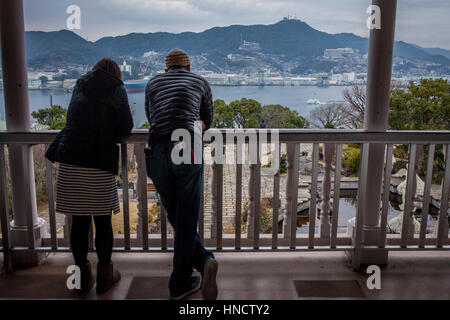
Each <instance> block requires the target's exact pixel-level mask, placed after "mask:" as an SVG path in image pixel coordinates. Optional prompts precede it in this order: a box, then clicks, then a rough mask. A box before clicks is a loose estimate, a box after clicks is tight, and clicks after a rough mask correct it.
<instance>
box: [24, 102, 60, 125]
mask: <svg viewBox="0 0 450 320" xmlns="http://www.w3.org/2000/svg"><path fill="white" fill-rule="evenodd" d="M31 116H32V117H33V118H35V119H36V120H37V122H38V123H39V124H41V125H44V126H48V127H49V129H51V130H61V129H63V128H64V126H65V125H66V118H67V110H66V109H64V108H63V107H61V106H59V105H54V106H52V107H51V108H44V109H39V110H38V111H33V112H32V113H31Z"/></svg>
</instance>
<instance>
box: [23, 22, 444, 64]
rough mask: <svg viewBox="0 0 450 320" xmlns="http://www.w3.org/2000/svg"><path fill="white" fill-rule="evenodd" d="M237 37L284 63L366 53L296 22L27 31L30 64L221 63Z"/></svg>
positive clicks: (341, 36) (438, 54) (409, 54)
mask: <svg viewBox="0 0 450 320" xmlns="http://www.w3.org/2000/svg"><path fill="white" fill-rule="evenodd" d="M241 39H245V40H246V41H251V42H258V43H259V44H260V46H261V51H262V53H264V54H268V55H274V56H278V57H280V59H282V60H284V61H289V60H290V59H297V58H309V57H317V56H321V55H323V52H324V50H325V49H333V48H344V47H349V48H353V49H358V50H359V51H360V52H361V53H366V52H367V50H368V39H367V38H364V37H360V36H357V35H355V34H352V33H338V34H329V33H326V32H322V31H319V30H316V29H314V28H312V27H311V26H309V25H308V24H307V23H305V22H303V21H300V20H282V21H280V22H278V23H275V24H271V25H249V26H244V25H232V26H228V27H214V28H211V29H208V30H205V31H203V32H198V33H194V32H183V33H176V34H175V33H168V32H156V33H130V34H128V35H123V36H116V37H103V38H101V39H99V40H97V41H95V42H91V41H87V40H85V39H84V38H82V37H80V36H78V35H77V34H75V33H74V32H71V31H69V30H60V31H53V32H42V31H28V32H26V46H27V56H28V63H29V65H30V66H42V65H53V66H58V65H60V66H63V65H67V64H89V65H92V64H94V63H95V62H96V61H97V60H98V59H100V58H102V57H104V56H108V57H112V58H117V57H121V56H133V57H141V56H143V54H144V53H145V52H148V51H151V50H153V51H156V52H167V51H169V50H170V49H172V48H175V47H177V48H182V49H184V50H185V51H187V52H188V53H189V54H191V55H197V54H204V55H206V56H207V57H208V59H210V60H212V61H214V62H215V63H216V64H218V65H219V66H220V65H223V63H224V61H225V60H226V56H227V54H229V53H238V52H239V46H240V44H241ZM394 55H395V56H399V57H404V58H408V59H421V60H425V61H430V62H435V63H439V64H442V65H444V66H447V67H448V66H450V50H445V49H440V48H422V47H420V46H417V45H414V44H410V43H406V42H403V41H396V42H395V50H394Z"/></svg>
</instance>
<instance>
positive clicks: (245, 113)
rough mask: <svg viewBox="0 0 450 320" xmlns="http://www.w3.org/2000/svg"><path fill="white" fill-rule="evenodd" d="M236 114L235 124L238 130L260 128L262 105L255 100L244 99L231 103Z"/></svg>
mask: <svg viewBox="0 0 450 320" xmlns="http://www.w3.org/2000/svg"><path fill="white" fill-rule="evenodd" d="M230 108H231V110H232V111H233V113H234V118H233V120H234V121H233V123H234V125H235V126H236V127H238V128H259V119H258V118H259V114H260V113H261V110H262V107H261V103H259V102H258V101H256V100H253V99H247V98H242V99H241V100H236V101H233V102H231V103H230Z"/></svg>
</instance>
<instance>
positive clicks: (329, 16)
mask: <svg viewBox="0 0 450 320" xmlns="http://www.w3.org/2000/svg"><path fill="white" fill-rule="evenodd" d="M72 4H76V5H78V6H79V7H80V8H81V30H74V31H75V32H76V33H78V34H79V35H81V36H82V37H84V38H87V39H88V40H90V41H95V40H97V39H99V38H101V37H104V36H117V35H124V34H128V33H131V32H156V31H167V32H183V31H194V32H199V31H203V30H205V29H208V28H211V27H214V26H228V25H232V24H243V25H251V24H272V23H276V22H278V21H279V20H281V19H282V18H283V17H284V16H287V15H291V16H296V17H297V18H298V19H301V20H302V21H305V22H306V23H308V24H309V25H311V26H312V27H314V28H316V29H318V30H321V31H325V32H328V33H339V32H352V33H355V34H357V35H360V36H368V30H367V29H366V20H367V17H368V15H367V13H366V8H367V7H368V6H369V5H370V4H371V0H281V1H274V0H24V10H25V27H26V30H42V31H53V30H60V29H65V28H66V20H67V18H68V17H69V15H68V14H67V13H66V9H67V7H68V6H69V5H72ZM449 16H450V0H398V11H397V29H396V39H397V40H403V41H406V42H410V43H414V44H418V45H420V46H423V47H441V48H445V49H450V18H449Z"/></svg>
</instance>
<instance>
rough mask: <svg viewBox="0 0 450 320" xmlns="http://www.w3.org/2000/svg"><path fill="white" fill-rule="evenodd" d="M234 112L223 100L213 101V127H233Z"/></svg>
mask: <svg viewBox="0 0 450 320" xmlns="http://www.w3.org/2000/svg"><path fill="white" fill-rule="evenodd" d="M233 121H234V112H233V110H232V109H231V108H230V106H229V105H228V104H226V103H225V101H223V100H220V99H218V100H216V101H214V120H213V123H212V127H213V128H233Z"/></svg>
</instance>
